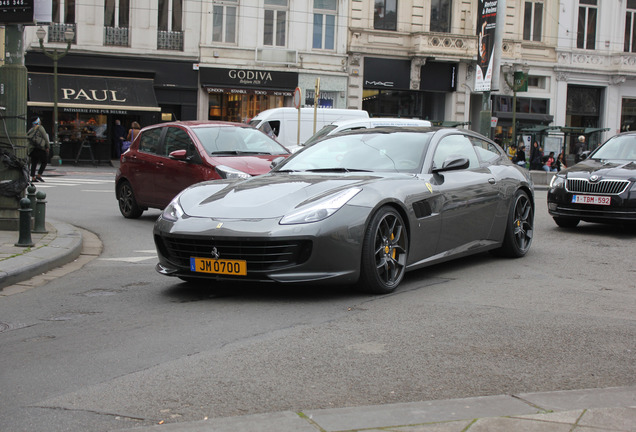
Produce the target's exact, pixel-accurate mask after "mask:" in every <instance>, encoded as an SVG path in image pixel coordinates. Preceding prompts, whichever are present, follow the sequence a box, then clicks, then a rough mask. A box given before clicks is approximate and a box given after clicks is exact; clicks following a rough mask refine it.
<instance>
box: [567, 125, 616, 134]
mask: <svg viewBox="0 0 636 432" xmlns="http://www.w3.org/2000/svg"><path fill="white" fill-rule="evenodd" d="M608 130H611V129H610V128H586V127H572V126H563V127H561V132H563V133H566V134H580V135H591V134H593V133H597V132H607V131H608Z"/></svg>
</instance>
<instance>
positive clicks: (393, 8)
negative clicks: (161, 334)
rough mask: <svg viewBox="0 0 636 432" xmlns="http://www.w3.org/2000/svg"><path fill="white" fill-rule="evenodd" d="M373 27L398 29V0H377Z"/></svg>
mask: <svg viewBox="0 0 636 432" xmlns="http://www.w3.org/2000/svg"><path fill="white" fill-rule="evenodd" d="M373 28H374V29H377V30H397V0H375V11H374V13H373Z"/></svg>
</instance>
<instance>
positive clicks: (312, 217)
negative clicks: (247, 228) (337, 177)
mask: <svg viewBox="0 0 636 432" xmlns="http://www.w3.org/2000/svg"><path fill="white" fill-rule="evenodd" d="M361 190H362V189H360V188H351V189H347V190H345V191H342V192H339V193H337V194H335V195H330V196H328V197H326V198H323V199H320V200H318V201H316V202H314V203H311V204H310V205H309V206H308V207H303V208H300V209H298V210H296V211H295V212H293V213H290V214H288V215H286V216H284V217H283V218H282V219H281V220H280V224H281V225H292V224H303V223H311V222H318V221H321V220H323V219H327V218H328V217H329V216H331V215H332V214H334V213H335V212H337V211H338V209H340V208H341V207H342V206H343V205H345V204H346V203H347V202H348V201H349V200H350V199H351V198H353V197H354V196H356V195H357V194H358V193H359V192H360V191H361Z"/></svg>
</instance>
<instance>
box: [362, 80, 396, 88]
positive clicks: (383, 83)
mask: <svg viewBox="0 0 636 432" xmlns="http://www.w3.org/2000/svg"><path fill="white" fill-rule="evenodd" d="M364 84H365V85H371V86H377V87H393V86H394V84H393V81H365V82H364Z"/></svg>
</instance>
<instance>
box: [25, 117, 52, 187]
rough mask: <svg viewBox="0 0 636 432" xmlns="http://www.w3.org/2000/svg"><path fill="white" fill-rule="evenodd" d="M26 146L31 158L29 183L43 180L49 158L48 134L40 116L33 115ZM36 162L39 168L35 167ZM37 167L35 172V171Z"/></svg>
mask: <svg viewBox="0 0 636 432" xmlns="http://www.w3.org/2000/svg"><path fill="white" fill-rule="evenodd" d="M27 139H28V148H27V153H28V154H29V157H30V158H31V183H34V182H37V181H40V182H44V179H43V178H42V174H43V173H44V169H45V168H46V164H47V162H48V160H49V149H50V148H51V144H50V142H49V134H48V133H46V130H44V126H42V121H41V120H40V117H33V119H32V126H31V129H29V131H28V132H27ZM38 164H40V168H39V169H37V166H38ZM36 169H37V174H36V173H35V171H36Z"/></svg>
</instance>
